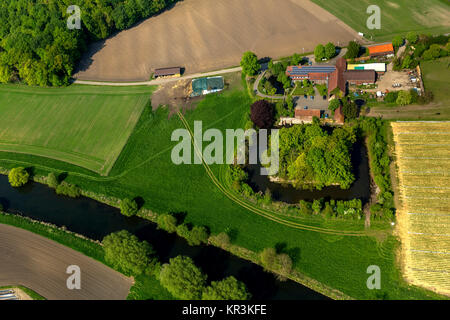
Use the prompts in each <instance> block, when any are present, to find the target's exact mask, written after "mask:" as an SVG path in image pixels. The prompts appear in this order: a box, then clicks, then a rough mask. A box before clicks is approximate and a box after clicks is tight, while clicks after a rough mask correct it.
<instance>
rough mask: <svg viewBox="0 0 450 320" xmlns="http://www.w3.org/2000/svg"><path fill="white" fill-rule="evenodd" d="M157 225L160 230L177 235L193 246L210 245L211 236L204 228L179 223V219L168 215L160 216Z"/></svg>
mask: <svg viewBox="0 0 450 320" xmlns="http://www.w3.org/2000/svg"><path fill="white" fill-rule="evenodd" d="M156 223H157V224H158V228H159V229H161V230H165V231H167V232H169V233H177V235H179V236H180V237H182V238H184V239H186V240H187V242H188V243H189V245H191V246H198V245H201V244H206V243H208V239H209V235H210V234H209V231H208V229H206V227H204V226H194V227H191V226H190V225H188V224H186V223H178V220H177V218H176V217H175V216H173V215H171V214H168V213H164V214H160V215H159V216H158V218H157V220H156Z"/></svg>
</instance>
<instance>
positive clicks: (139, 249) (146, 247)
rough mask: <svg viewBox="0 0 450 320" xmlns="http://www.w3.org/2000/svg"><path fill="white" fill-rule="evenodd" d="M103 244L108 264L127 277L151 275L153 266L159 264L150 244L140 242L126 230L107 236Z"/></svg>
mask: <svg viewBox="0 0 450 320" xmlns="http://www.w3.org/2000/svg"><path fill="white" fill-rule="evenodd" d="M102 243H103V247H104V250H105V260H106V262H108V263H109V264H111V266H112V267H113V268H114V269H116V270H118V271H120V272H123V273H124V274H126V275H134V276H137V275H140V274H142V273H144V272H147V273H150V269H151V266H154V265H155V264H156V263H157V260H156V258H155V257H154V251H153V248H152V247H151V246H150V244H148V242H146V241H143V242H140V241H139V239H138V238H137V237H136V236H135V235H133V234H131V233H129V232H128V231H126V230H122V231H119V232H115V233H112V234H110V235H108V236H106V237H105V238H104V239H103V242H102Z"/></svg>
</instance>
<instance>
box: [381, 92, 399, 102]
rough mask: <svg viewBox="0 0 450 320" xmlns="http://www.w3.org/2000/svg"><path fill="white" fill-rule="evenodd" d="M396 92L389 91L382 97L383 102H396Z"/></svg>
mask: <svg viewBox="0 0 450 320" xmlns="http://www.w3.org/2000/svg"><path fill="white" fill-rule="evenodd" d="M397 97H398V91H391V92H388V93H387V94H386V96H385V97H384V102H388V103H394V102H396V101H397Z"/></svg>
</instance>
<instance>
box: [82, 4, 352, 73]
mask: <svg viewBox="0 0 450 320" xmlns="http://www.w3.org/2000/svg"><path fill="white" fill-rule="evenodd" d="M355 38H358V39H359V36H358V35H357V33H356V32H355V31H354V30H352V29H351V28H350V27H348V26H347V25H345V24H344V23H343V22H341V21H340V20H338V19H337V18H336V17H335V16H333V15H331V14H330V13H328V12H327V11H325V10H324V9H322V8H321V7H319V6H317V5H316V4H314V3H312V2H311V1H309V0H214V1H206V0H184V1H182V2H179V3H178V4H177V5H176V6H175V7H174V8H172V9H170V10H168V11H166V12H164V13H162V14H160V15H158V16H155V17H152V18H149V19H147V20H145V21H144V22H142V23H140V24H138V25H137V26H135V27H133V28H131V29H129V30H125V31H123V32H120V33H118V34H117V35H115V36H114V37H112V38H110V39H107V40H106V41H105V42H104V43H103V42H101V43H96V44H93V45H92V46H91V47H90V51H89V52H88V53H87V54H86V55H85V56H84V58H83V60H82V62H81V63H80V70H81V71H78V72H77V73H76V74H75V75H74V77H75V78H76V79H78V80H96V81H145V80H148V79H149V77H150V75H151V74H152V73H153V71H154V69H155V68H162V67H170V66H180V67H185V68H186V73H187V74H192V73H198V72H204V71H211V70H218V69H221V68H225V67H230V66H236V65H238V64H239V61H240V59H241V57H242V54H243V53H244V52H245V51H248V50H252V51H254V52H255V53H256V54H257V55H258V56H259V57H266V56H269V57H272V58H278V57H283V56H287V55H291V54H293V53H295V52H298V53H303V49H304V50H305V52H308V51H313V50H314V47H315V46H316V45H317V44H319V43H327V42H329V41H332V42H334V43H336V44H338V41H339V43H340V44H341V45H342V44H344V43H345V44H346V43H347V42H348V41H350V40H353V39H355Z"/></svg>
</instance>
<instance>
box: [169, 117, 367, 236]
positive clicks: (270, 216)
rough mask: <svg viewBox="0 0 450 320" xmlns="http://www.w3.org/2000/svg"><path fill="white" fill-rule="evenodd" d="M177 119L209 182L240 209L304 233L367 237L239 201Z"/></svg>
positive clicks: (186, 125)
mask: <svg viewBox="0 0 450 320" xmlns="http://www.w3.org/2000/svg"><path fill="white" fill-rule="evenodd" d="M177 114H178V117H179V118H180V120H181V122H182V123H183V125H184V126H185V128H186V129H187V130H188V131H189V134H190V136H191V140H192V144H193V146H194V149H195V152H196V153H197V155H198V156H199V157H200V158H201V159H202V164H203V167H204V168H205V171H206V173H207V174H208V176H209V177H210V179H211V182H212V183H213V184H214V185H215V186H216V187H217V188H218V189H219V190H220V191H221V192H222V193H223V194H224V195H225V196H226V197H227V198H229V199H230V200H231V201H233V202H234V203H236V204H238V205H240V206H241V207H243V208H245V209H247V210H249V211H250V212H252V213H254V214H257V215H259V216H261V217H264V218H266V219H269V220H271V221H274V222H276V223H279V224H283V225H285V226H288V227H291V228H295V229H300V230H304V231H313V232H319V233H323V234H330V235H341V236H353V237H364V236H368V235H369V234H368V233H367V232H366V231H348V230H334V229H329V228H321V227H315V226H311V225H306V224H300V223H297V222H294V221H290V220H287V219H284V218H281V217H279V216H278V215H279V214H277V213H275V212H272V211H269V210H266V209H261V208H258V207H256V206H254V205H252V204H250V203H248V202H246V201H245V200H243V199H240V198H239V197H238V196H236V195H235V194H233V193H232V192H231V191H230V190H228V189H227V188H226V187H225V186H223V185H222V184H221V183H220V181H219V180H218V179H217V177H216V176H215V175H214V173H213V172H212V170H211V168H210V167H209V165H208V164H207V163H206V162H205V161H204V159H203V155H202V152H201V151H200V150H199V148H198V146H197V145H196V144H195V143H194V140H193V139H194V138H193V137H194V135H193V132H192V130H191V128H190V126H189V123H188V122H187V120H186V119H185V118H184V116H183V114H182V113H181V112H178V113H177Z"/></svg>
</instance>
